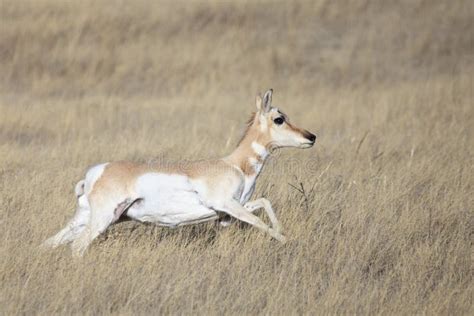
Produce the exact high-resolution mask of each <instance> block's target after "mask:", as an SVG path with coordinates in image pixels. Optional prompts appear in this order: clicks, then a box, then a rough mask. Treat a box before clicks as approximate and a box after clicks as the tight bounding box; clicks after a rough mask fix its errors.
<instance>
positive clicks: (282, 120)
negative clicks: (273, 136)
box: [273, 116, 285, 125]
mask: <svg viewBox="0 0 474 316" xmlns="http://www.w3.org/2000/svg"><path fill="white" fill-rule="evenodd" d="M273 122H274V123H275V124H276V125H281V124H283V122H285V119H284V118H283V117H281V116H280V117H277V118H276V119H274V120H273Z"/></svg>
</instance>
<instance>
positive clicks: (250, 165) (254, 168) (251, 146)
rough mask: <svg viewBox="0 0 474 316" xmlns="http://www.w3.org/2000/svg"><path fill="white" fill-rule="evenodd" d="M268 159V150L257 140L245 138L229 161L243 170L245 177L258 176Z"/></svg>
mask: <svg viewBox="0 0 474 316" xmlns="http://www.w3.org/2000/svg"><path fill="white" fill-rule="evenodd" d="M267 157H268V151H267V149H266V148H265V146H264V145H262V144H261V143H259V142H258V140H257V139H248V138H244V139H243V140H242V141H241V142H240V144H239V145H238V146H237V148H236V149H235V150H234V152H233V153H232V154H230V156H229V160H230V162H231V163H232V164H233V165H234V166H236V167H238V168H239V169H240V170H242V172H243V173H244V175H245V176H254V175H255V176H256V175H258V174H259V173H260V171H261V170H262V167H263V164H264V162H265V160H266V158H267Z"/></svg>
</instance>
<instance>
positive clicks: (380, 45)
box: [0, 0, 474, 315]
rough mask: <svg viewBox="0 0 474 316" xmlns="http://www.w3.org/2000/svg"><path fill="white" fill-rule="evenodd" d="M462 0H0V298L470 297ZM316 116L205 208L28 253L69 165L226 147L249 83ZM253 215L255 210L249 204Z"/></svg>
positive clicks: (73, 170)
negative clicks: (245, 205)
mask: <svg viewBox="0 0 474 316" xmlns="http://www.w3.org/2000/svg"><path fill="white" fill-rule="evenodd" d="M473 21H474V8H473V2H472V1H470V0H465V1H464V0H460V1H447V0H446V1H440V0H432V1H425V0H413V1H411V0H410V1H408V0H404V1H388V0H387V1H384V0H382V1H370V0H360V1H355V0H354V1H329V0H316V1H288V2H286V1H281V2H276V1H273V2H272V1H258V2H257V1H235V2H230V1H224V2H221V1H214V0H205V1H195V2H171V1H170V2H163V1H158V2H155V1H144V0H139V1H92V0H87V1H59V0H35V1H34V0H31V1H26V0H2V1H1V3H0V23H1V24H0V73H1V77H0V240H1V243H0V314H2V315H11V314H44V315H47V314H50V313H54V314H104V313H105V314H108V313H114V314H149V313H157V314H158V313H159V314H194V313H197V314H207V313H210V314H221V313H224V314H276V315H286V314H328V313H329V314H353V313H357V314H387V313H388V314H458V315H459V314H471V315H472V314H473V313H474V309H473V304H472V300H473V289H474V286H473V271H474V270H473V262H472V255H473V237H474V234H473V230H474V215H473V212H474V210H473V207H474V201H473V196H474V195H473V189H474V170H473V169H474V168H473V165H474V158H473V157H474V146H473V145H474V144H473V137H474V135H473V132H474V106H473V74H474V45H473V38H474V31H473V30H474V22H473ZM270 87H271V88H274V91H275V94H274V98H273V100H274V104H275V105H277V106H279V107H280V108H282V109H283V110H284V111H285V112H286V113H288V114H289V116H290V118H291V120H292V122H294V123H295V124H296V125H297V126H301V127H303V128H307V129H308V130H310V131H312V132H315V133H316V134H318V136H319V137H318V141H317V142H316V145H315V147H313V148H311V149H308V150H298V149H286V150H281V151H278V152H276V153H275V154H274V156H273V157H272V158H271V159H270V161H269V163H268V165H267V166H266V167H265V168H264V171H263V174H262V176H261V177H260V178H259V182H258V183H257V190H256V193H255V195H254V196H264V197H267V198H268V199H269V200H270V201H272V203H273V205H274V208H275V210H276V212H277V215H278V217H279V218H280V220H281V222H282V226H283V228H284V233H285V235H286V236H287V237H288V242H287V243H286V244H284V245H283V244H280V243H278V242H276V241H275V240H272V239H270V238H269V237H268V236H267V235H264V234H262V233H260V232H259V231H257V230H256V229H254V228H252V227H249V226H247V225H242V224H238V223H235V224H234V225H232V226H231V227H228V228H221V227H219V226H218V225H216V224H215V223H208V224H202V225H196V226H189V227H185V228H179V229H174V230H173V229H168V228H161V227H157V226H153V225H144V224H138V223H134V222H122V223H119V224H116V225H114V226H113V227H111V228H110V229H109V230H108V231H107V232H106V233H105V234H104V236H101V237H100V238H99V239H98V240H97V241H95V242H94V243H93V244H92V246H91V248H90V249H89V251H88V252H87V254H86V255H85V257H84V258H82V259H75V258H73V257H71V253H70V250H69V248H68V247H62V248H59V249H56V250H54V251H43V250H40V249H39V248H38V246H39V244H40V243H41V242H42V241H43V240H44V239H45V238H47V237H49V236H50V235H52V234H53V233H56V232H57V231H58V230H59V229H60V228H61V227H62V226H63V225H64V224H65V223H66V221H67V220H68V219H69V218H70V217H71V216H72V214H73V212H74V208H75V198H74V194H73V187H74V185H75V183H76V182H77V181H78V180H79V179H81V177H82V176H83V175H84V172H85V170H86V169H87V168H88V167H90V166H92V165H94V164H96V163H99V162H104V161H110V160H122V159H130V160H137V161H139V160H148V159H168V160H175V159H198V158H207V157H218V156H223V155H225V154H227V153H229V152H230V151H231V150H232V148H233V146H235V144H236V142H237V141H238V139H239V137H240V134H241V133H242V130H243V128H244V122H245V120H246V119H247V117H248V115H249V114H250V112H251V111H253V110H254V95H255V93H256V92H257V91H262V90H264V89H266V88H270ZM259 216H260V217H262V218H263V219H265V220H266V218H265V215H264V214H262V213H259Z"/></svg>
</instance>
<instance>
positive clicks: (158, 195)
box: [44, 89, 316, 256]
mask: <svg viewBox="0 0 474 316" xmlns="http://www.w3.org/2000/svg"><path fill="white" fill-rule="evenodd" d="M272 93H273V91H272V90H271V89H270V90H268V91H267V92H266V93H265V95H264V97H263V99H262V98H261V97H260V96H259V95H258V96H257V97H256V106H257V111H256V112H255V113H254V114H253V115H252V118H251V120H250V121H249V123H248V128H247V130H246V132H245V134H244V136H243V138H242V140H241V141H240V142H239V144H238V146H237V148H236V149H235V150H234V151H233V152H232V153H231V154H230V155H229V156H227V157H224V158H222V159H216V160H208V161H197V162H192V163H176V164H166V163H158V162H155V163H147V164H138V163H132V162H111V163H104V164H100V165H96V166H94V167H92V168H91V169H89V170H88V171H87V173H86V176H85V178H84V179H83V180H81V181H79V182H78V183H77V185H76V187H75V193H76V196H77V199H78V206H77V210H76V213H75V215H74V217H73V218H72V219H71V220H70V221H69V223H68V224H67V225H66V227H65V228H64V229H62V230H61V231H60V232H58V233H57V234H56V235H55V236H53V237H51V238H49V239H48V240H46V241H45V243H44V245H45V246H50V247H57V246H59V245H61V244H66V243H71V242H72V244H71V248H72V250H73V253H74V254H75V255H78V256H81V255H82V254H83V253H84V251H85V250H86V249H87V247H88V246H89V245H90V243H91V242H92V241H93V240H94V239H95V238H96V237H97V236H98V235H99V234H101V233H102V232H104V231H105V230H106V229H107V227H109V226H110V225H111V224H113V223H114V222H116V221H117V220H118V219H119V218H120V217H121V216H122V215H126V216H127V217H128V218H130V219H134V220H137V221H140V222H152V223H156V224H158V225H163V226H170V227H176V226H182V225H188V224H195V223H200V222H205V221H211V220H218V219H220V220H221V221H222V222H221V223H222V224H223V225H225V224H228V222H225V221H224V220H222V219H223V217H222V216H225V215H228V216H230V217H234V218H236V219H238V220H241V221H243V222H246V223H248V224H250V225H253V226H255V227H257V228H258V229H260V230H262V231H264V232H268V233H269V234H270V235H271V236H272V237H273V238H275V239H277V240H279V241H281V242H284V241H285V237H284V236H283V235H282V234H281V229H280V224H279V223H278V220H277V218H276V216H275V213H274V212H273V209H272V206H271V204H270V202H269V201H268V200H267V199H264V198H259V199H256V200H253V201H249V200H250V197H251V196H252V193H253V191H254V188H255V181H256V180H257V177H258V175H259V173H260V171H261V169H262V166H263V164H264V162H265V160H266V158H267V157H268V155H269V150H270V149H272V148H279V147H298V148H309V147H311V146H313V144H314V142H315V140H316V136H315V135H313V134H311V133H310V132H308V131H306V130H303V129H300V128H298V127H295V126H293V125H291V124H290V122H289V121H288V117H287V116H286V115H285V114H284V113H282V112H281V111H280V110H279V109H278V108H276V107H272V105H271V102H272ZM262 208H263V209H264V210H265V211H266V214H267V215H268V217H269V219H270V221H271V224H272V226H271V227H269V226H268V225H266V224H265V223H264V222H263V221H262V220H260V219H259V218H258V217H257V216H255V215H254V214H252V213H253V212H254V211H255V210H257V209H262Z"/></svg>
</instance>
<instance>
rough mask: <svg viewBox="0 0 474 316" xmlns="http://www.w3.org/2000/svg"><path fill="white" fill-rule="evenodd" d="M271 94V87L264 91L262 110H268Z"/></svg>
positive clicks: (270, 105) (270, 104)
mask: <svg viewBox="0 0 474 316" xmlns="http://www.w3.org/2000/svg"><path fill="white" fill-rule="evenodd" d="M272 94H273V89H269V90H267V92H265V95H264V96H263V110H264V112H268V111H270V108H271V107H272Z"/></svg>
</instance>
